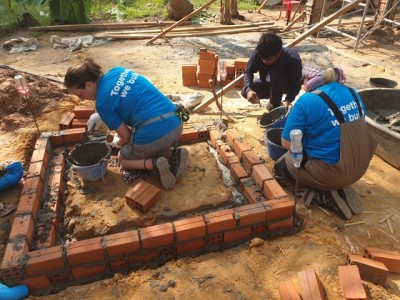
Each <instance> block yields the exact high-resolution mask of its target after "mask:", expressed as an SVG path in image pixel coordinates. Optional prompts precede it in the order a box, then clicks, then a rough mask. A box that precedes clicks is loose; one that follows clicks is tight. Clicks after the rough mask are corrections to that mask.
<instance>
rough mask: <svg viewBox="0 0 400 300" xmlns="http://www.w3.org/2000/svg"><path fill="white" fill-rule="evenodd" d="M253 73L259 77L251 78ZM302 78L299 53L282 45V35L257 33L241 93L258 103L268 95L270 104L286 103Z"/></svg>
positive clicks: (293, 97)
mask: <svg viewBox="0 0 400 300" xmlns="http://www.w3.org/2000/svg"><path fill="white" fill-rule="evenodd" d="M256 73H258V74H259V78H256V79H254V74H256ZM301 79H302V63H301V58H300V56H299V54H298V53H297V52H296V51H295V50H293V49H291V48H285V47H282V39H281V38H280V37H279V36H278V35H276V34H275V33H270V32H267V33H264V34H263V35H262V36H261V37H260V40H259V41H258V43H257V46H256V48H255V50H254V51H253V53H252V54H251V55H250V58H249V61H248V62H247V66H246V70H245V72H244V84H243V89H242V91H241V94H242V96H243V97H244V98H246V99H247V100H248V101H249V102H250V103H253V104H255V103H260V99H270V105H272V106H273V108H276V107H279V106H281V105H282V104H283V105H284V106H288V105H289V104H290V103H292V101H293V100H294V99H295V98H296V96H297V95H298V94H299V92H300V89H301ZM284 94H286V97H285V99H283V95H284Z"/></svg>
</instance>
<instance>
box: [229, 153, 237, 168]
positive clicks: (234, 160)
mask: <svg viewBox="0 0 400 300" xmlns="http://www.w3.org/2000/svg"><path fill="white" fill-rule="evenodd" d="M238 163H240V160H239V157H238V156H237V155H231V156H229V157H228V161H227V166H228V167H230V166H231V165H233V164H238Z"/></svg>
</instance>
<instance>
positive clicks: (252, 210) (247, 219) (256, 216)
mask: <svg viewBox="0 0 400 300" xmlns="http://www.w3.org/2000/svg"><path fill="white" fill-rule="evenodd" d="M236 214H237V215H238V216H239V226H247V225H253V224H257V223H264V222H265V218H266V210H265V208H264V206H263V205H262V204H261V203H257V204H250V205H244V206H240V207H238V208H236Z"/></svg>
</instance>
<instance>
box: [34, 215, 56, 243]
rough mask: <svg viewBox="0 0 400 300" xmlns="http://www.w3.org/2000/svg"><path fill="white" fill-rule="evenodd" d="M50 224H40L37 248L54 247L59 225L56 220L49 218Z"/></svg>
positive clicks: (37, 234)
mask: <svg viewBox="0 0 400 300" xmlns="http://www.w3.org/2000/svg"><path fill="white" fill-rule="evenodd" d="M48 222H49V223H50V225H46V226H44V225H38V226H37V233H36V248H38V249H45V248H49V247H54V246H55V245H56V241H57V227H56V225H55V224H56V223H55V220H48Z"/></svg>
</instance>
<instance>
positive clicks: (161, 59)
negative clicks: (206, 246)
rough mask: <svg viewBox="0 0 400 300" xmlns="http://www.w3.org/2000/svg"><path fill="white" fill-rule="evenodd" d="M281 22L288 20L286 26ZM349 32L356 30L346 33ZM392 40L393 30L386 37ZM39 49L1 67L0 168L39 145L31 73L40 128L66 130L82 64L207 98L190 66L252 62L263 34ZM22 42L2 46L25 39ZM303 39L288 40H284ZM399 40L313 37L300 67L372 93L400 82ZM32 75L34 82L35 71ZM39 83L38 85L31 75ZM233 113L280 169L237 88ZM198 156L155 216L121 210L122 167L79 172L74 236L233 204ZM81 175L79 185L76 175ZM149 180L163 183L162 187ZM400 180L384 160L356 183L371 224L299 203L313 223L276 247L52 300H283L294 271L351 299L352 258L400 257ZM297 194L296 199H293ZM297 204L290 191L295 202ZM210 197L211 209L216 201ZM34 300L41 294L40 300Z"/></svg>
mask: <svg viewBox="0 0 400 300" xmlns="http://www.w3.org/2000/svg"><path fill="white" fill-rule="evenodd" d="M278 14H279V11H277V10H269V11H266V12H264V13H263V14H258V15H256V14H253V13H244V15H245V16H246V18H247V19H248V20H252V21H274V20H275V19H276V18H277V16H278ZM277 23H278V24H280V25H282V26H283V25H284V22H283V21H282V20H280V21H279V22H277ZM346 30H348V31H349V32H357V30H358V27H357V26H354V25H349V26H347V27H346ZM385 32H387V30H386V29H385ZM28 34H30V35H33V36H36V37H37V38H38V40H39V48H38V49H37V50H36V51H33V52H29V53H21V54H13V55H11V54H8V53H7V52H6V51H5V50H0V57H1V59H0V61H1V62H2V64H4V65H8V66H10V67H12V68H14V69H16V70H20V71H19V72H17V71H14V70H7V69H2V68H0V74H1V76H0V104H1V106H0V117H1V121H0V147H1V151H0V162H3V161H7V160H21V161H22V162H23V163H24V164H25V166H27V165H28V164H29V161H30V157H31V154H32V146H33V144H34V143H35V141H36V138H37V136H38V134H37V130H36V127H35V125H34V123H33V120H32V117H31V115H30V112H29V110H27V109H26V105H25V104H24V103H23V102H21V99H20V98H19V96H18V94H17V92H16V91H15V89H14V88H13V77H14V76H15V75H16V74H23V75H25V77H26V78H27V80H28V82H30V83H31V87H32V95H31V98H30V99H31V103H32V106H33V112H34V114H35V116H36V118H37V121H38V125H39V128H40V130H41V131H54V130H58V122H59V120H60V116H61V115H62V114H63V113H64V112H66V111H71V110H72V109H73V107H74V106H75V105H77V104H87V103H90V102H82V101H79V100H78V99H77V98H75V97H71V96H68V95H66V94H65V92H66V91H65V90H64V89H63V86H62V85H60V84H58V83H57V81H59V82H62V80H63V76H64V74H65V71H66V69H67V68H68V66H70V65H73V64H76V63H80V62H82V60H83V59H84V58H85V57H93V58H94V59H95V60H97V61H99V62H100V63H101V64H102V65H103V68H104V70H107V69H109V68H111V67H113V66H114V65H123V66H126V67H131V68H134V69H135V70H137V71H138V72H139V73H142V74H143V75H145V76H147V77H148V78H149V79H150V80H151V81H152V82H153V83H154V84H155V85H156V86H157V87H158V88H159V89H160V90H161V91H163V92H164V93H166V94H193V93H195V92H200V93H202V94H203V95H205V96H206V97H207V96H209V95H211V93H210V91H209V90H207V89H200V88H187V87H183V86H182V83H181V66H182V64H187V63H191V64H194V63H196V62H197V53H198V51H199V49H200V48H201V47H206V48H208V49H210V50H213V51H215V52H216V53H217V54H218V55H219V57H220V58H223V59H228V60H234V59H236V58H240V57H248V55H249V54H250V52H251V51H252V49H253V47H254V45H255V43H256V42H257V40H258V38H259V35H260V33H247V34H239V35H221V36H210V37H202V38H186V39H171V40H169V44H168V43H166V42H165V41H163V40H158V41H157V42H156V43H155V45H152V46H145V45H144V44H145V41H129V40H126V41H113V42H108V43H104V44H102V45H99V46H96V47H94V46H93V47H89V48H85V49H82V50H79V51H76V52H68V51H67V50H63V49H53V48H52V47H51V43H50V35H51V34H57V35H59V36H62V37H64V36H78V35H82V34H83V33H81V32H70V33H67V34H64V33H61V32H53V33H40V34H37V33H33V32H31V33H28ZM28 34H27V33H22V32H20V33H14V34H13V35H10V36H6V37H3V38H1V39H0V42H1V43H4V42H5V41H6V40H8V39H10V38H13V37H17V36H24V37H28ZM296 34H298V33H296V32H294V33H291V34H288V35H283V37H284V39H285V42H289V41H290V39H291V38H294V37H295V36H296ZM399 43H400V39H399V33H398V32H391V34H390V35H385V34H380V35H378V36H370V37H368V38H366V39H365V40H364V41H363V43H362V44H360V46H359V50H358V51H357V52H353V47H354V41H352V40H350V39H348V38H343V37H339V36H337V35H332V34H331V33H327V32H323V34H322V37H320V38H319V39H316V38H315V37H310V38H309V39H307V40H305V41H303V42H302V43H300V44H299V45H297V46H296V49H297V50H298V51H299V52H300V54H301V56H302V57H303V58H306V57H308V56H310V55H321V54H324V55H328V56H329V57H330V58H331V59H332V61H334V62H335V63H336V64H337V65H339V66H341V67H343V68H344V69H345V72H346V75H347V79H348V84H349V85H350V86H353V87H355V88H366V87H370V84H369V78H370V77H372V76H376V77H388V78H391V79H393V80H396V81H398V82H400V74H399V73H398V70H399V67H400V62H399V59H398V49H399V48H398V47H399ZM26 72H28V73H26ZM30 74H37V75H39V76H35V75H30ZM224 109H225V111H226V112H227V113H229V114H230V115H231V116H234V117H235V121H236V122H235V123H234V124H230V125H229V127H230V128H236V129H237V130H238V131H239V132H241V133H242V134H243V136H244V137H245V138H246V140H247V141H248V142H249V143H250V145H251V146H252V147H253V149H254V151H256V153H257V154H258V155H259V156H260V157H263V158H264V159H265V160H266V165H267V166H268V167H269V168H272V166H273V161H272V160H271V159H270V158H269V157H268V155H267V152H266V148H265V143H264V140H263V133H264V132H263V130H262V129H261V128H260V127H259V126H258V125H257V117H259V116H260V115H261V114H262V113H263V112H264V111H265V109H264V108H259V107H254V106H249V105H248V103H247V101H245V100H244V99H241V97H240V94H239V90H234V91H231V92H229V93H227V94H226V95H225V96H224ZM218 119H219V112H218V110H217V108H216V107H215V106H214V105H211V106H210V107H209V108H208V109H207V110H205V111H204V112H202V113H201V114H194V115H192V116H191V121H192V122H204V121H214V120H218ZM186 147H187V148H188V149H189V151H190V157H189V170H188V174H187V176H186V177H185V178H184V179H182V181H181V182H180V183H179V184H178V185H177V186H176V188H175V189H174V190H172V191H168V192H165V191H163V196H162V199H161V200H160V201H159V202H158V203H157V204H156V205H155V206H154V207H153V208H152V209H151V210H150V211H149V212H148V213H147V214H140V213H137V212H135V211H133V210H131V209H130V208H129V207H128V206H127V205H126V203H125V201H124V198H123V197H124V194H125V192H126V190H127V189H128V188H129V187H130V186H132V185H133V184H134V183H132V184H129V185H127V184H126V183H125V182H124V181H123V180H122V177H121V175H120V173H119V170H118V168H117V167H115V166H110V167H109V171H108V172H107V175H106V176H105V178H104V179H105V182H106V183H103V182H99V183H92V184H89V185H87V184H85V185H84V188H83V187H82V185H80V184H79V178H78V179H77V180H75V177H76V175H74V174H73V173H71V174H70V176H71V177H70V181H69V183H70V184H68V192H69V195H68V196H67V197H66V211H65V224H64V225H65V226H66V228H67V230H68V235H67V238H68V239H84V238H87V237H92V236H94V235H100V234H104V233H110V232H116V231H121V230H124V229H127V228H130V227H132V226H139V227H142V226H147V225H150V224H155V223H159V222H164V221H166V220H171V219H174V218H177V217H179V216H184V215H190V214H192V213H195V212H199V211H206V210H209V209H212V208H215V207H220V206H223V205H229V204H232V202H231V198H232V196H231V190H232V188H231V187H226V186H224V184H223V180H222V175H221V172H220V171H219V170H218V168H217V165H216V162H215V160H214V158H213V157H212V155H211V154H210V152H209V150H208V146H207V144H206V143H198V144H194V145H187V146H186ZM74 176H75V177H74ZM149 176H150V177H149V180H150V181H151V182H152V183H154V184H158V181H157V178H156V177H155V176H154V175H153V174H150V175H149ZM399 181H400V173H399V171H398V170H397V169H395V168H393V167H391V166H390V165H388V164H387V163H385V162H384V161H382V160H381V159H380V158H379V157H376V156H375V157H374V158H373V160H372V162H371V165H370V168H369V170H368V171H367V173H366V174H365V176H364V177H363V178H362V179H361V180H360V181H358V182H357V183H355V184H354V188H355V189H356V191H357V192H358V194H359V195H360V196H361V198H362V201H363V205H364V211H365V213H363V214H361V215H359V216H356V217H354V218H353V219H352V220H351V222H358V221H365V223H364V224H362V225H356V226H343V225H344V224H345V223H346V222H345V221H343V220H342V219H340V218H339V217H337V216H336V215H335V214H334V213H331V214H330V216H327V215H326V214H325V213H324V212H322V211H321V210H319V209H318V208H313V209H309V208H306V207H305V206H304V204H303V203H301V202H298V205H297V212H298V214H299V215H300V216H301V217H302V218H303V219H304V221H305V223H304V227H303V228H302V230H301V231H300V232H299V233H297V234H295V235H292V236H286V237H281V238H276V239H271V240H265V241H264V240H261V239H254V240H252V241H249V242H248V243H245V244H243V245H241V246H238V247H236V248H233V249H229V250H225V251H223V252H220V253H209V254H204V255H201V256H197V257H186V258H181V259H179V260H176V261H170V262H168V263H166V264H165V265H163V266H160V267H159V268H158V269H154V270H140V271H136V272H132V273H129V274H123V275H122V274H116V275H115V276H114V277H112V278H110V279H106V280H102V281H98V282H94V283H92V284H88V285H84V286H74V287H69V288H67V289H65V290H63V291H61V292H60V293H58V294H56V295H51V296H46V297H43V299H77V298H80V299H159V298H162V299H189V298H192V299H199V298H203V299H215V298H219V299H261V298H263V299H279V293H278V290H277V285H278V284H279V282H281V281H284V280H287V279H292V280H293V281H294V282H295V284H296V285H297V286H298V287H299V281H298V277H297V273H298V272H300V271H302V270H306V269H314V270H315V271H316V272H317V274H318V276H319V278H320V280H321V282H322V284H323V286H324V287H325V291H326V298H327V299H342V298H343V296H342V292H341V288H340V285H339V281H338V275H337V267H338V266H339V265H343V264H344V263H345V260H346V255H347V253H355V254H362V251H363V249H364V247H366V246H370V247H378V248H386V249H390V250H398V249H399V242H398V240H399V239H400V233H399V232H400V227H399V224H400V217H399V216H400V207H399V205H398V201H399V200H398V199H399V196H398V187H397V182H399ZM21 189H22V183H21V184H19V185H17V186H15V187H14V188H11V189H8V190H7V191H5V192H2V193H1V194H0V201H1V203H3V204H4V206H5V208H12V207H16V206H17V201H18V199H19V195H20V192H21ZM288 193H289V192H288ZM289 195H290V196H292V194H290V193H289ZM210 199H211V200H210ZM391 213H393V216H392V218H391V221H392V226H393V230H394V233H393V234H392V236H393V237H394V238H395V239H396V240H394V239H391V238H390V237H388V236H387V235H385V234H384V233H382V231H380V230H383V231H385V232H389V229H388V227H387V226H386V223H383V224H379V223H378V221H379V220H381V219H382V218H384V217H385V216H386V215H388V214H391ZM12 220H13V215H10V216H7V217H4V218H2V220H1V226H0V260H1V259H2V256H3V254H4V247H5V246H4V245H5V243H6V241H7V239H8V234H9V230H10V226H11V224H12ZM169 280H174V281H175V282H176V286H175V287H170V288H168V290H167V291H166V292H163V291H161V290H160V286H161V285H166V284H167V282H168V281H169ZM363 284H364V288H365V290H366V292H367V296H368V298H369V299H400V276H399V275H398V274H393V273H391V274H390V275H389V278H388V280H387V284H386V286H378V285H375V284H372V283H369V282H366V281H365V282H363ZM31 298H34V297H31Z"/></svg>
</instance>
